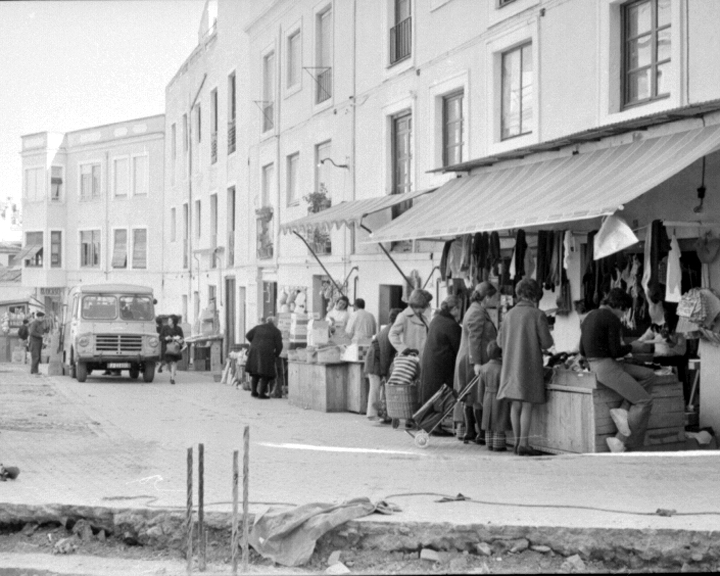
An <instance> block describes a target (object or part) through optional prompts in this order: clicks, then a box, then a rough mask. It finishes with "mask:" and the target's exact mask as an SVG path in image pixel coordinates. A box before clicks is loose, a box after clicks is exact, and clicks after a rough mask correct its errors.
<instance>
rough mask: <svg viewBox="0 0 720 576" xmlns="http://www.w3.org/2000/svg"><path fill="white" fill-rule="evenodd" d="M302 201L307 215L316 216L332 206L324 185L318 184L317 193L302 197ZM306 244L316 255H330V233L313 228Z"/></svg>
mask: <svg viewBox="0 0 720 576" xmlns="http://www.w3.org/2000/svg"><path fill="white" fill-rule="evenodd" d="M303 200H305V202H307V203H308V214H316V213H318V212H322V211H323V210H327V209H328V208H330V207H331V206H332V199H331V198H330V195H329V194H328V191H327V188H326V187H325V184H322V183H321V184H320V187H319V188H318V190H317V192H311V193H310V194H307V195H306V196H303ZM308 242H309V243H310V245H311V246H312V247H313V250H314V251H315V252H316V253H318V254H330V253H331V251H332V246H331V244H330V231H329V230H328V231H326V230H322V229H320V228H315V229H314V230H313V231H312V232H310V234H309V235H308Z"/></svg>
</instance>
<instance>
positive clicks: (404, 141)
mask: <svg viewBox="0 0 720 576" xmlns="http://www.w3.org/2000/svg"><path fill="white" fill-rule="evenodd" d="M391 136H392V143H391V152H392V194H404V193H405V192H410V188H411V187H412V114H411V113H410V111H406V112H401V113H400V114H397V115H396V116H393V117H392V126H391ZM410 206H411V204H410V203H409V202H402V203H400V204H398V205H396V206H393V208H392V217H393V218H397V217H398V216H400V214H402V213H403V212H405V211H406V210H407V209H408V208H410Z"/></svg>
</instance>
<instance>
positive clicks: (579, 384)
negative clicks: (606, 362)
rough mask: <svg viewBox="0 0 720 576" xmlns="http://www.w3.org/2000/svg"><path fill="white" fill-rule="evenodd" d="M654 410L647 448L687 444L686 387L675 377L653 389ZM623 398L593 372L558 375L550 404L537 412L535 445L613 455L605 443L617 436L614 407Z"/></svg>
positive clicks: (556, 450) (550, 449)
mask: <svg viewBox="0 0 720 576" xmlns="http://www.w3.org/2000/svg"><path fill="white" fill-rule="evenodd" d="M651 395H652V397H653V408H652V412H651V414H650V420H649V422H648V430H647V433H646V435H645V445H646V446H657V445H668V446H669V445H671V444H674V443H678V442H684V441H685V428H684V425H685V422H684V418H685V416H684V402H683V391H682V384H680V382H678V381H677V378H676V377H675V375H669V376H659V377H658V378H657V383H656V385H655V386H654V388H653V390H652V391H651ZM620 404H622V398H621V397H620V396H619V395H618V394H616V393H615V392H613V391H612V390H610V389H609V388H607V387H605V386H602V385H601V384H598V383H597V380H596V378H595V375H594V374H593V373H591V372H585V373H575V372H571V371H566V370H559V371H556V372H555V374H554V376H553V381H552V383H551V384H549V385H548V387H547V402H546V403H545V404H543V405H541V406H537V407H536V408H535V410H534V411H533V423H532V428H531V432H530V434H531V439H530V444H531V446H533V447H534V448H537V449H538V450H543V451H545V452H551V453H578V454H582V453H588V452H608V451H609V449H608V447H607V442H606V439H607V438H609V437H610V436H614V435H615V434H616V432H617V430H616V428H615V424H614V423H613V421H612V418H611V417H610V409H611V408H617V407H619V406H620Z"/></svg>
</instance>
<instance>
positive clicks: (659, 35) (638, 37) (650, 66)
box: [622, 0, 671, 106]
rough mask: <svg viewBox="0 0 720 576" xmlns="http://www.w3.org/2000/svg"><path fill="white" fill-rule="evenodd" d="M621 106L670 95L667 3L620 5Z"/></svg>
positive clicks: (659, 0)
mask: <svg viewBox="0 0 720 576" xmlns="http://www.w3.org/2000/svg"><path fill="white" fill-rule="evenodd" d="M622 14H623V84H624V86H623V104H624V105H625V106H631V105H634V104H641V103H643V102H648V101H650V100H656V99H659V98H664V97H666V96H668V95H669V94H670V87H669V86H668V82H667V80H668V72H669V69H670V34H671V30H670V0H640V1H637V2H630V3H628V4H626V5H624V6H623V12H622Z"/></svg>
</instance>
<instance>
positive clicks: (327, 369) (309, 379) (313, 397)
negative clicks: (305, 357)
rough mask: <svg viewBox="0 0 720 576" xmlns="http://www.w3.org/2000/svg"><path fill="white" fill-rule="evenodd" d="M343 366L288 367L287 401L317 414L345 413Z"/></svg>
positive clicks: (302, 364) (298, 364)
mask: <svg viewBox="0 0 720 576" xmlns="http://www.w3.org/2000/svg"><path fill="white" fill-rule="evenodd" d="M346 380H347V369H346V368H345V364H307V363H304V362H290V363H289V365H288V400H289V401H290V404H293V405H294V406H300V407H301V408H309V409H311V410H318V411H320V412H342V411H344V410H345V409H346V406H347V399H346Z"/></svg>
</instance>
